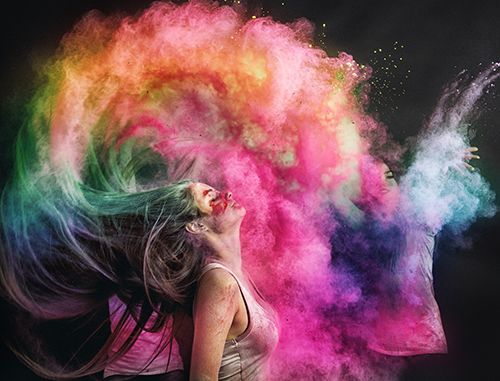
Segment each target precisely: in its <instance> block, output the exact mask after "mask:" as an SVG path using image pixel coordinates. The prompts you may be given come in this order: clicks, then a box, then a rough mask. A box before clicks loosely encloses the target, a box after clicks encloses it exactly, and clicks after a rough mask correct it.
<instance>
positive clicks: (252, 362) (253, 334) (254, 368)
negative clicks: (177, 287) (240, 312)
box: [200, 262, 279, 381]
mask: <svg viewBox="0 0 500 381" xmlns="http://www.w3.org/2000/svg"><path fill="white" fill-rule="evenodd" d="M217 268H219V269H224V270H225V271H227V272H228V273H229V274H231V275H232V276H233V278H234V279H235V280H236V282H237V283H238V286H239V288H240V292H241V295H242V297H243V300H244V302H245V305H246V307H247V314H248V326H247V329H246V330H245V331H244V332H243V333H242V334H241V335H239V336H238V337H236V338H234V339H231V340H227V341H226V343H225V345H224V351H223V354H222V361H221V366H220V369H219V380H228V381H236V380H244V381H254V380H255V381H260V380H267V378H268V376H267V372H268V365H269V359H270V357H271V354H272V353H273V351H274V349H275V348H276V345H277V343H278V337H279V329H278V320H277V317H276V315H275V313H274V311H273V310H272V308H271V307H270V306H269V305H268V304H267V303H265V302H264V300H263V298H262V296H261V295H260V293H259V292H258V291H257V289H256V288H255V285H254V284H253V283H252V290H250V288H249V287H248V286H247V285H246V284H245V282H243V281H242V280H241V279H239V278H238V277H237V276H236V274H234V273H233V272H232V271H231V270H230V269H228V268H227V267H226V266H224V265H223V264H221V263H218V262H212V263H209V264H208V265H206V266H205V267H204V268H203V270H202V272H201V275H200V278H201V277H202V276H203V275H204V274H206V273H207V272H208V271H210V270H213V269H217ZM252 291H253V292H252ZM254 293H256V294H257V296H258V297H259V301H257V298H256V297H255V294H254Z"/></svg>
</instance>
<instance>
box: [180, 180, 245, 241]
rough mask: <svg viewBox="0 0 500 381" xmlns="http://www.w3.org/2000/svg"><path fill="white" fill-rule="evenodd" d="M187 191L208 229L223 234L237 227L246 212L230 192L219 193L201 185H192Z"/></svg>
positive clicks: (208, 186) (205, 185)
mask: <svg viewBox="0 0 500 381" xmlns="http://www.w3.org/2000/svg"><path fill="white" fill-rule="evenodd" d="M189 189H190V190H191V193H192V195H193V197H194V200H195V202H196V204H197V205H198V208H199V210H200V212H201V213H203V214H204V215H205V216H206V217H205V220H206V221H207V222H208V223H209V225H211V226H209V227H210V228H212V229H213V230H215V231H218V232H225V231H227V230H229V229H231V228H233V227H235V226H239V224H240V223H241V220H242V219H243V217H244V216H245V213H246V210H245V208H244V207H242V206H241V205H239V204H238V203H237V202H236V201H235V200H234V199H233V196H232V194H231V192H219V191H218V190H216V189H214V188H212V187H211V186H210V185H207V184H203V183H192V184H191V185H190V186H189Z"/></svg>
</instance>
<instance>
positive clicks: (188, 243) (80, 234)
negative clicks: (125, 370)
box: [0, 130, 203, 379]
mask: <svg viewBox="0 0 500 381" xmlns="http://www.w3.org/2000/svg"><path fill="white" fill-rule="evenodd" d="M32 141H33V137H32V136H30V132H29V131H26V130H24V131H23V132H21V134H20V137H19V139H18V142H17V150H16V165H15V170H14V176H13V177H12V178H11V180H10V182H9V183H8V185H7V186H6V188H5V189H4V191H3V194H2V202H1V223H2V248H1V250H2V252H1V253H0V254H1V256H0V292H1V294H2V297H3V298H4V299H5V300H6V301H7V302H8V303H9V304H10V305H12V306H14V307H15V309H16V310H17V311H19V312H20V313H21V314H23V315H24V316H30V317H31V318H32V320H33V321H44V320H54V319H68V318H75V317H79V316H80V317H81V316H84V315H86V314H90V313H93V312H95V311H97V310H99V309H102V308H104V307H106V308H107V301H108V298H109V297H111V296H112V295H114V294H116V295H117V296H118V297H119V298H120V299H121V300H122V302H123V303H124V304H126V305H127V308H126V311H125V313H124V314H123V316H121V318H120V321H119V323H118V325H117V327H116V329H115V331H114V332H113V333H112V334H111V335H110V336H109V338H108V339H107V340H106V341H105V343H104V344H103V345H102V347H101V349H100V350H99V351H98V352H97V354H96V355H95V356H94V357H93V358H92V359H90V360H89V361H87V362H86V363H84V364H83V365H82V364H81V363H80V364H79V365H78V366H76V367H75V366H73V369H69V368H68V367H67V366H65V367H60V366H58V365H56V364H55V363H50V362H47V361H44V359H45V358H46V357H45V356H44V355H43V354H41V353H39V352H43V350H42V349H40V348H41V347H40V346H39V345H34V346H31V347H32V348H31V350H32V352H31V353H28V352H29V351H27V350H26V348H27V346H26V345H24V347H23V346H22V345H19V340H11V341H8V343H10V347H11V349H12V350H13V351H14V352H15V353H16V355H18V357H19V358H20V359H21V360H22V361H23V362H24V363H26V364H27V365H28V366H29V367H31V368H32V369H33V370H34V371H35V372H36V373H38V374H40V375H42V376H44V377H48V378H54V379H55V378H59V379H65V378H76V377H80V376H84V375H88V374H93V373H96V372H97V371H100V370H102V369H103V368H104V367H105V365H106V363H107V362H109V361H113V359H114V358H117V357H119V356H120V355H122V354H123V353H125V352H126V351H127V350H128V349H129V348H130V347H131V346H132V345H133V343H134V341H135V340H136V339H137V337H138V336H139V334H140V332H141V330H145V329H146V330H151V331H158V330H160V329H161V328H162V327H163V326H164V324H165V323H166V319H167V318H168V317H169V316H171V315H172V314H173V313H175V312H176V311H177V310H178V309H179V308H184V309H187V310H189V309H190V304H191V302H192V298H193V295H194V287H195V281H196V279H197V276H198V274H199V271H200V269H201V265H202V260H203V256H202V253H201V252H200V250H199V248H198V247H197V246H196V243H195V242H194V241H193V240H191V239H190V236H189V233H188V232H187V231H186V229H185V225H186V224H187V223H188V222H190V221H193V220H195V219H197V218H199V217H201V215H200V212H199V210H198V208H197V206H196V203H195V201H194V198H193V196H192V194H191V192H190V190H189V188H188V185H189V184H190V183H191V181H190V180H183V181H178V182H175V183H171V184H168V185H166V184H161V176H160V177H158V170H157V169H154V168H153V169H151V164H152V163H153V164H154V163H158V162H159V160H158V158H157V157H152V156H154V154H153V153H152V151H151V149H149V148H148V147H144V145H142V146H141V144H136V143H137V142H128V143H126V144H121V145H120V146H118V145H112V146H111V148H110V147H103V146H99V145H97V144H89V148H88V152H86V154H85V158H86V161H85V163H84V166H83V168H80V170H79V172H78V175H75V171H74V170H72V168H69V169H68V168H54V167H50V166H48V168H47V165H45V164H43V163H41V160H40V149H39V148H37V147H36V146H35V147H34V146H32V145H30V142H32ZM144 171H146V172H148V171H150V172H151V171H152V172H154V173H155V176H156V177H155V176H151V174H149V175H148V174H147V173H146V174H144ZM160 172H161V171H160ZM160 174H161V173H160ZM141 176H145V177H146V178H147V179H148V181H147V182H144V183H143V184H141V183H140V181H138V179H140V178H141ZM152 179H153V180H154V181H153V180H152ZM153 312H154V316H155V317H156V318H155V321H154V322H153V324H152V325H151V324H150V322H149V324H148V325H146V323H148V321H149V320H150V317H151V316H152V315H153ZM130 317H132V318H133V319H134V320H135V322H136V326H135V328H134V330H133V332H132V334H131V335H130V337H129V338H128V339H127V340H126V342H125V343H124V344H123V345H121V347H120V350H119V351H118V353H115V354H113V355H111V358H110V354H109V349H110V348H111V347H112V345H113V343H114V342H115V341H116V340H117V338H118V337H119V336H120V333H121V330H122V328H123V326H124V324H125V322H126V320H127V319H129V318H130ZM24 328H25V327H24ZM12 336H14V335H12ZM170 340H171V339H170ZM167 341H168V340H165V338H164V339H162V346H165V343H166V342H167ZM28 346H29V345H28ZM21 347H23V348H22V349H20V348H21ZM159 350H160V349H158V350H157V353H158V351H159Z"/></svg>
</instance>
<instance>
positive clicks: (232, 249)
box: [207, 230, 241, 274]
mask: <svg viewBox="0 0 500 381" xmlns="http://www.w3.org/2000/svg"><path fill="white" fill-rule="evenodd" d="M207 239H208V242H209V243H210V246H211V247H212V249H213V250H214V256H215V258H217V260H219V261H220V262H222V263H224V264H225V265H226V266H227V267H229V268H230V269H231V270H232V271H234V272H235V273H237V274H241V243H240V234H239V230H238V231H235V232H230V233H224V234H216V233H211V234H208V235H207Z"/></svg>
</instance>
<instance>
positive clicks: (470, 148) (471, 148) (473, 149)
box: [465, 147, 479, 152]
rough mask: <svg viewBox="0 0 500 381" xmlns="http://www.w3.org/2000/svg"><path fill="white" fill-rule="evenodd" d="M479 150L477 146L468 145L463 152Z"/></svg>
mask: <svg viewBox="0 0 500 381" xmlns="http://www.w3.org/2000/svg"><path fill="white" fill-rule="evenodd" d="M477 151H479V148H477V147H469V148H467V149H466V150H465V152H477Z"/></svg>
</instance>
